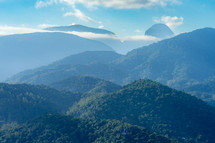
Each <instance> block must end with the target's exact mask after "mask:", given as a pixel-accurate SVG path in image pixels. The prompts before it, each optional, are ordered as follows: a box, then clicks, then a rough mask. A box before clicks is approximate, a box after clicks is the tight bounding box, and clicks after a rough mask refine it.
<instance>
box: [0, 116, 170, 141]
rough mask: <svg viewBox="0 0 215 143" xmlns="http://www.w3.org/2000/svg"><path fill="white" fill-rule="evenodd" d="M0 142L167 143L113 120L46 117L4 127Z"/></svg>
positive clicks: (154, 135) (141, 130)
mask: <svg viewBox="0 0 215 143" xmlns="http://www.w3.org/2000/svg"><path fill="white" fill-rule="evenodd" d="M0 142H1V143H8V142H10V143H12V142H17V143H39V142H43V143H50V142H62V143H101V142H103V143H110V142H111V143H143V142H144V143H171V141H170V140H169V139H167V138H165V137H162V136H159V135H157V134H155V133H152V132H149V131H148V130H146V129H144V128H142V127H138V126H134V125H130V124H127V123H123V122H120V121H115V120H95V119H89V120H84V119H78V118H73V117H69V116H63V115H56V114H47V115H45V116H42V117H40V118H37V119H35V120H33V121H30V122H28V123H26V124H23V125H20V126H10V127H8V126H4V127H2V129H1V130H0Z"/></svg>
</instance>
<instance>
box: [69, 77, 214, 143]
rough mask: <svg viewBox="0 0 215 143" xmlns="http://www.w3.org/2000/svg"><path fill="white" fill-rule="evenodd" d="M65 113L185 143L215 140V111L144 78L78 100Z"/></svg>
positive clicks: (183, 94) (180, 93)
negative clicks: (121, 123) (133, 127)
mask: <svg viewBox="0 0 215 143" xmlns="http://www.w3.org/2000/svg"><path fill="white" fill-rule="evenodd" d="M68 114H70V115H74V116H79V117H82V118H86V117H90V118H91V117H96V118H101V119H117V120H123V121H125V122H128V123H131V124H136V125H139V126H143V127H146V128H147V129H150V130H151V131H155V132H157V133H159V134H162V135H166V136H169V137H171V138H177V139H178V140H180V141H182V142H185V141H188V142H189V141H191V140H198V141H201V140H202V141H203V142H206V141H207V140H208V141H209V142H210V143H213V142H214V141H215V137H214V129H215V109H214V108H213V107H211V106H209V105H207V104H206V103H205V102H203V101H201V100H199V99H197V98H196V97H193V96H191V95H189V94H186V93H184V92H180V91H177V90H175V89H171V88H169V87H167V86H164V85H162V84H160V83H157V82H154V81H151V80H148V79H144V80H139V81H135V82H133V83H131V84H129V85H127V86H125V87H124V88H122V89H121V90H119V91H117V92H114V93H111V94H100V95H95V96H92V97H88V98H87V99H84V100H81V101H80V102H79V103H78V104H75V105H74V106H73V107H72V108H71V109H70V110H69V111H68Z"/></svg>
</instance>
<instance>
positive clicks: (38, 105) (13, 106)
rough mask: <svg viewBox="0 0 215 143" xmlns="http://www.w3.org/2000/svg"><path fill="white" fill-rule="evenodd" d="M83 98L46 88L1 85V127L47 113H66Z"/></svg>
mask: <svg viewBox="0 0 215 143" xmlns="http://www.w3.org/2000/svg"><path fill="white" fill-rule="evenodd" d="M80 98H81V95H80V94H72V93H69V92H60V91H57V90H55V89H52V88H49V87H46V86H31V85H26V84H21V85H9V84H0V125H1V124H3V123H7V122H14V121H15V122H18V123H20V122H21V123H22V122H25V121H26V120H29V119H32V118H33V117H35V116H38V115H41V114H44V113H47V112H64V111H66V110H67V109H68V107H70V106H71V105H72V104H73V103H74V102H76V101H78V100H79V99H80Z"/></svg>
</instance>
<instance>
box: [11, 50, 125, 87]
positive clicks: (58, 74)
mask: <svg viewBox="0 0 215 143" xmlns="http://www.w3.org/2000/svg"><path fill="white" fill-rule="evenodd" d="M121 56H122V55H119V54H117V53H114V52H109V51H103V52H102V51H100V52H98V51H91V52H84V53H80V54H76V55H71V56H69V57H66V58H64V59H62V60H59V61H57V62H54V63H52V64H50V65H48V66H43V67H40V68H37V69H36V70H28V71H25V72H22V73H20V74H18V75H15V76H13V77H12V78H11V79H8V80H7V82H9V83H30V84H46V85H50V84H52V83H56V82H59V81H62V80H64V79H67V78H70V77H71V76H80V75H88V76H93V74H94V73H95V72H96V73H97V75H98V74H99V75H101V77H102V76H103V75H108V74H109V73H110V76H111V75H113V73H112V70H114V69H113V67H112V66H109V63H111V62H112V61H114V60H116V59H118V58H119V57H121ZM107 70H110V71H109V73H108V72H107ZM89 71H90V72H91V73H92V74H90V73H89ZM118 73H119V72H118V71H116V72H115V74H116V79H117V77H118V78H120V76H118ZM38 76H40V78H38ZM53 77H54V78H53ZM96 77H98V76H96ZM98 78H99V77H98Z"/></svg>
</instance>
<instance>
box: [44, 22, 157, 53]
mask: <svg viewBox="0 0 215 143" xmlns="http://www.w3.org/2000/svg"><path fill="white" fill-rule="evenodd" d="M45 30H48V31H59V32H71V33H73V34H77V35H78V36H81V37H84V38H89V39H93V40H96V41H100V42H102V43H104V44H106V45H108V46H110V47H111V48H113V49H114V51H116V52H117V53H120V54H126V53H127V52H129V51H131V50H133V49H136V48H139V47H142V46H144V45H148V44H151V43H153V42H155V41H157V40H158V39H156V38H155V39H154V40H132V39H126V40H125V39H124V40H123V42H122V41H121V40H120V38H119V37H118V36H117V35H116V34H115V33H113V32H111V31H108V30H105V29H99V28H92V27H87V26H83V25H71V26H58V27H49V28H46V29H45ZM86 35H94V36H86Z"/></svg>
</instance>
